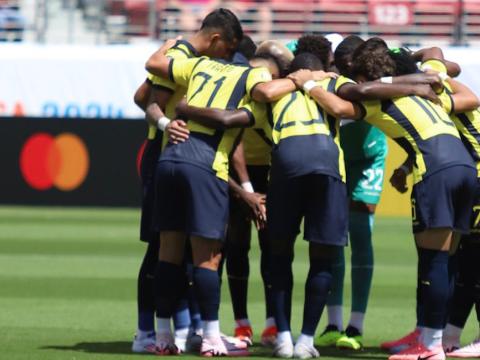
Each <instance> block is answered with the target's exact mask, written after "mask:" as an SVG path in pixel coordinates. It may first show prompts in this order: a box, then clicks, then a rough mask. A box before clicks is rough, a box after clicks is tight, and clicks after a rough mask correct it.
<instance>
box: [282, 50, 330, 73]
mask: <svg viewBox="0 0 480 360" xmlns="http://www.w3.org/2000/svg"><path fill="white" fill-rule="evenodd" d="M300 69H307V70H313V71H315V70H323V69H324V67H323V64H322V62H321V61H320V59H319V58H318V56H316V55H313V54H310V53H307V52H304V53H301V54H298V55H296V56H295V57H294V58H293V60H292V63H291V64H290V71H289V72H290V73H292V72H295V71H297V70H300Z"/></svg>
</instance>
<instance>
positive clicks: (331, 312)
mask: <svg viewBox="0 0 480 360" xmlns="http://www.w3.org/2000/svg"><path fill="white" fill-rule="evenodd" d="M327 311H328V325H335V326H336V327H337V328H338V330H339V331H343V312H342V311H343V307H342V305H333V306H327Z"/></svg>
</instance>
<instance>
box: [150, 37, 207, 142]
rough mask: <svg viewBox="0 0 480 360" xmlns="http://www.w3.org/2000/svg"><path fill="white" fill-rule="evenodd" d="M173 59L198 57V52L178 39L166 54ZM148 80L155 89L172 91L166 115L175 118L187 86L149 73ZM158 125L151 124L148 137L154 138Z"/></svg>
mask: <svg viewBox="0 0 480 360" xmlns="http://www.w3.org/2000/svg"><path fill="white" fill-rule="evenodd" d="M166 55H167V56H168V57H170V58H172V59H188V58H193V57H198V53H197V51H196V50H195V48H194V47H193V46H192V45H191V44H190V43H189V42H188V41H185V40H178V41H177V42H176V43H175V45H174V46H173V47H172V48H170V49H169V50H168V51H167V54H166ZM147 82H148V83H149V84H150V85H151V86H152V87H153V88H155V89H159V90H164V91H168V92H171V93H172V96H171V97H170V99H169V100H168V102H167V104H166V106H165V116H166V117H168V118H170V119H174V118H175V107H176V106H177V104H178V103H179V102H180V100H182V99H183V97H184V96H185V93H186V92H187V88H186V87H184V86H179V85H177V84H175V83H174V82H172V81H170V80H167V79H164V78H162V77H159V76H156V75H153V74H150V73H148V74H147ZM157 130H158V129H157V127H156V126H152V125H150V126H149V127H148V139H149V140H153V139H154V138H155V136H156V134H157Z"/></svg>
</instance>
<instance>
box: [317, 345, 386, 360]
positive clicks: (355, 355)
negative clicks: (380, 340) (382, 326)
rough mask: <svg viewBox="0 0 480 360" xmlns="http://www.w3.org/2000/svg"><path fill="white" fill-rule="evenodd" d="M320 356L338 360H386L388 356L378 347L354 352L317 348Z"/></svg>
mask: <svg viewBox="0 0 480 360" xmlns="http://www.w3.org/2000/svg"><path fill="white" fill-rule="evenodd" d="M318 350H319V351H320V356H321V357H322V356H325V357H333V358H339V359H346V358H349V359H372V360H376V359H386V358H387V357H388V354H387V353H386V352H384V351H382V350H381V349H379V348H378V347H365V348H363V349H362V350H359V351H354V350H347V349H336V348H334V347H321V348H318Z"/></svg>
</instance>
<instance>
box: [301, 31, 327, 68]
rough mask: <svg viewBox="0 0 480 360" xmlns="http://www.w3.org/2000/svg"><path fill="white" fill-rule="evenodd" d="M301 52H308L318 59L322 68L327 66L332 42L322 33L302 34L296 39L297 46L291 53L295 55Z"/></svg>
mask: <svg viewBox="0 0 480 360" xmlns="http://www.w3.org/2000/svg"><path fill="white" fill-rule="evenodd" d="M302 53H310V54H313V55H315V56H316V57H318V58H319V59H320V61H321V62H322V64H323V68H327V67H328V66H329V65H330V64H329V57H330V54H331V53H332V43H331V42H330V41H328V40H327V38H325V37H324V36H322V35H313V34H309V35H303V36H302V37H300V38H299V39H298V41H297V48H296V49H295V51H294V52H293V55H295V56H297V55H300V54H302Z"/></svg>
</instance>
